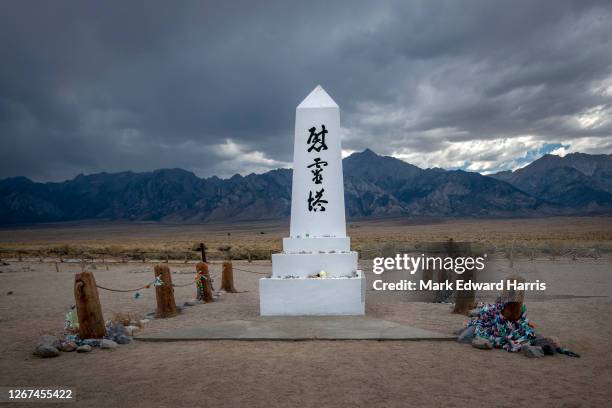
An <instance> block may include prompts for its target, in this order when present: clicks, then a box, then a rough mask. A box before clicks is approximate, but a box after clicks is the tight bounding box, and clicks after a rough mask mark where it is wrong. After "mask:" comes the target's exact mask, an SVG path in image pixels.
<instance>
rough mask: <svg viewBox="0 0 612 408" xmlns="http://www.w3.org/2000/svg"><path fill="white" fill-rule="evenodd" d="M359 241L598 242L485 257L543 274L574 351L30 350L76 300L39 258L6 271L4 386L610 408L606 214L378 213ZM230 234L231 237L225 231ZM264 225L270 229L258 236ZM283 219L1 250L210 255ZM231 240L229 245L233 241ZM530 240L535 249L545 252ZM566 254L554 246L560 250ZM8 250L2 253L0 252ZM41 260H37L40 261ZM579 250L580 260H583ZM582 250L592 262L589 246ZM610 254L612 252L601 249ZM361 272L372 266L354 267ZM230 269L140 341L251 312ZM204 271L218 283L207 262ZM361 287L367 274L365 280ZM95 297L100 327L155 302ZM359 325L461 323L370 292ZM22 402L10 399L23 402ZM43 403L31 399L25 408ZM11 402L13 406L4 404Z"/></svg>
mask: <svg viewBox="0 0 612 408" xmlns="http://www.w3.org/2000/svg"><path fill="white" fill-rule="evenodd" d="M351 226H352V227H351V228H349V230H348V231H349V234H350V235H351V236H352V238H353V245H354V246H355V247H357V248H360V249H361V250H364V249H367V248H366V247H367V246H370V247H371V248H375V249H376V248H378V247H373V245H374V243H377V244H380V245H382V246H384V245H387V244H389V243H397V244H398V245H403V244H407V243H414V242H419V241H435V240H444V239H448V238H454V239H456V240H458V241H474V242H476V241H486V242H490V243H491V244H492V245H495V246H496V247H497V248H502V247H504V246H505V245H507V244H508V243H514V245H516V246H517V247H518V246H520V245H527V244H529V245H531V246H534V247H535V246H537V245H539V246H540V247H546V246H547V245H551V244H550V243H551V242H552V243H553V245H552V246H550V248H552V247H554V248H557V249H559V248H570V247H572V248H573V247H576V246H581V247H584V248H587V247H589V248H592V247H597V246H598V247H599V249H600V252H601V254H603V255H601V254H600V255H598V256H595V257H591V256H577V257H576V256H553V255H551V254H550V253H538V255H537V256H536V257H535V258H533V259H530V258H528V257H520V256H518V255H517V257H516V259H513V262H512V267H511V266H510V265H511V263H510V262H509V260H508V259H507V257H505V256H498V257H497V258H496V259H494V260H493V261H491V262H492V263H491V268H493V269H495V270H496V271H498V272H499V273H501V274H505V273H511V272H513V271H519V272H520V273H522V274H524V275H525V276H526V277H527V278H528V279H533V278H538V279H542V280H546V281H547V282H548V284H549V289H548V290H547V292H546V294H545V295H543V296H542V295H540V296H535V295H534V296H531V295H530V294H528V295H527V299H526V305H527V307H528V314H529V317H530V319H531V321H532V322H534V324H535V325H536V330H537V331H538V332H539V333H542V334H545V335H555V336H558V337H559V338H560V339H561V341H562V342H563V344H564V346H565V347H567V348H569V349H571V350H574V351H576V352H578V353H580V354H581V356H582V357H581V358H570V357H566V356H560V355H557V356H552V357H545V358H541V359H529V358H526V357H524V356H523V355H521V354H518V353H517V354H513V353H508V352H505V351H502V350H477V349H475V348H472V347H470V346H469V345H465V344H458V343H456V342H454V341H297V342H285V341H253V342H246V341H191V342H172V343H146V342H138V341H135V342H132V343H131V344H129V345H125V346H120V347H119V348H117V349H115V350H100V349H95V350H94V351H93V352H91V353H84V354H77V353H63V354H62V355H61V356H60V357H58V358H52V359H41V358H39V357H36V356H33V355H32V350H33V348H34V346H35V344H36V341H37V338H38V336H39V335H40V334H44V333H51V334H60V333H61V332H62V328H63V318H64V314H65V313H66V311H67V310H68V308H69V307H70V306H71V305H72V304H73V303H74V298H73V283H74V274H75V273H76V272H79V271H80V270H81V267H82V265H81V264H80V261H75V262H64V263H59V264H58V268H57V270H56V267H55V263H54V262H50V260H51V258H48V259H43V261H45V262H40V259H38V257H33V255H32V253H29V254H30V255H28V256H29V257H24V259H22V261H21V262H19V261H17V260H16V259H13V258H7V257H6V255H5V257H4V258H3V260H4V261H5V262H6V263H8V265H4V266H0V271H2V273H0V288H1V292H0V328H1V334H0V350H2V351H1V353H2V358H1V359H0V386H16V387H18V386H21V387H26V386H30V387H31V386H64V387H73V388H74V389H75V390H76V393H77V397H78V401H77V403H76V404H75V405H73V406H83V407H98V406H100V407H102V406H105V407H106V406H118V407H140V406H146V407H188V406H189V407H192V406H206V407H214V406H223V407H234V406H236V407H237V406H248V407H272V406H296V407H298V406H299V407H311V406H312V407H331V406H346V407H349V406H350V407H355V406H357V407H373V406H384V407H406V406H450V407H464V406H494V407H516V406H550V407H559V406H567V407H578V406H598V407H601V406H609V404H610V400H612V342H611V341H610V338H611V336H612V319H611V318H610V316H611V314H612V297H611V296H612V276H611V273H612V260H611V257H610V256H609V254H607V253H606V252H605V248H607V245H610V243H611V242H612V221H611V219H609V218H584V219H580V218H576V219H558V218H555V219H537V220H488V221H484V220H446V221H440V220H431V221H421V222H417V221H411V220H386V221H368V222H365V221H364V222H354V223H351ZM228 232H230V235H227V233H228ZM261 232H264V234H261ZM286 233H287V225H286V223H282V222H279V223H251V224H246V225H238V224H231V225H215V226H206V225H200V226H179V225H162V224H139V225H135V224H97V225H94V224H92V225H87V224H86V223H80V224H69V225H48V226H36V227H29V228H24V227H20V228H4V229H3V230H0V248H2V249H3V251H10V250H16V249H23V250H24V251H26V252H27V251H44V249H45V248H50V247H56V246H62V245H64V246H66V245H67V246H78V247H86V249H87V250H88V251H92V250H93V249H95V248H104V247H109V246H118V247H121V248H127V249H129V250H133V249H135V248H138V249H143V248H146V249H147V250H151V251H154V250H155V251H159V250H170V249H173V250H177V251H179V250H185V248H187V249H189V248H190V247H191V246H192V244H193V243H194V242H201V241H205V242H207V244H208V245H209V247H211V248H214V247H215V246H217V245H222V244H230V245H233V246H244V247H247V246H248V247H259V248H263V249H268V248H272V249H274V248H278V247H279V246H280V245H279V244H280V238H281V237H282V236H283V235H285V234H286ZM228 241H229V242H228ZM540 247H539V248H540ZM379 249H380V248H379ZM562 252H563V251H559V253H562ZM4 253H5V254H6V253H8V252H4ZM41 253H42V252H41ZM585 253H587V252H585ZM587 254H588V253H587ZM606 254H607V255H606ZM234 266H235V267H236V268H237V269H243V270H244V271H251V272H260V273H262V274H266V273H269V272H270V270H271V264H270V261H269V260H257V261H253V262H252V263H249V262H247V261H245V260H235V261H234ZM361 266H362V268H363V269H364V270H365V271H370V270H371V266H372V263H371V260H367V259H365V260H362V261H361ZM86 267H87V268H88V269H90V270H91V271H92V272H93V273H94V274H95V276H96V279H97V281H98V284H100V285H103V286H108V287H114V288H132V287H138V286H141V285H142V284H144V283H147V282H149V281H150V280H151V277H152V276H153V263H151V262H147V263H141V262H136V261H134V262H129V263H120V262H118V263H108V262H106V263H104V264H102V263H101V261H100V260H99V259H98V260H97V261H96V262H95V263H91V262H90V261H88V263H87V264H86ZM170 267H171V270H172V271H173V275H172V278H173V281H174V283H176V284H183V283H186V282H189V281H190V280H191V279H192V276H193V272H194V263H193V262H190V263H187V264H185V263H184V262H181V261H176V262H172V260H171V261H170ZM244 271H239V270H236V271H235V284H236V287H237V289H238V290H240V291H243V292H242V293H238V294H225V295H223V296H222V297H221V298H219V299H218V300H217V301H216V302H214V303H210V304H197V305H196V306H193V307H187V308H185V309H184V311H183V312H182V313H181V314H180V315H179V316H177V317H174V318H171V319H155V320H152V321H151V322H149V323H147V324H145V327H144V329H143V331H144V332H150V333H153V332H158V331H167V330H172V329H175V328H180V327H190V326H194V325H205V324H206V323H207V322H218V321H226V320H235V319H257V318H258V314H259V310H258V289H257V288H258V285H257V284H258V279H259V278H260V277H261V276H263V275H260V274H255V273H250V272H244ZM212 276H213V278H215V280H216V282H219V281H220V265H219V264H218V261H216V260H213V265H212ZM366 276H367V278H368V280H369V283H368V289H371V284H370V282H371V281H372V279H373V278H374V275H373V274H372V273H371V272H366ZM141 293H142V296H141V297H140V298H139V299H134V298H133V297H132V296H131V294H129V293H118V292H107V291H100V299H101V303H102V308H103V312H104V314H105V317H106V318H111V317H112V316H113V314H115V313H132V314H134V315H135V316H144V315H145V314H146V313H148V312H151V311H153V310H154V309H155V295H154V291H153V290H150V289H149V290H143V291H141ZM194 295H195V289H194V287H193V286H187V287H177V288H176V290H175V296H176V300H177V303H178V304H182V303H183V302H185V301H188V300H190V299H192V298H193V297H194ZM366 313H367V315H368V316H371V317H377V318H381V319H386V320H389V321H393V322H398V323H403V324H408V325H413V326H416V327H420V328H423V329H428V330H432V331H437V332H440V333H448V334H451V333H454V332H455V330H456V329H458V328H459V327H461V326H462V325H463V324H464V323H465V321H466V317H465V316H461V315H456V314H452V313H451V306H450V305H449V304H440V303H422V302H413V301H409V300H408V299H407V298H406V297H405V296H403V295H402V293H389V292H375V291H372V290H368V291H367V293H366ZM28 405H29V404H27V403H19V404H17V406H24V407H25V406H28ZM31 405H32V406H39V404H38V403H33V404H31ZM7 406H8V405H7Z"/></svg>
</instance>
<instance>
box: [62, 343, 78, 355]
mask: <svg viewBox="0 0 612 408" xmlns="http://www.w3.org/2000/svg"><path fill="white" fill-rule="evenodd" d="M76 349H77V344H76V343H75V342H74V341H67V342H64V343H62V345H61V346H60V351H63V352H64V353H70V352H72V351H75V350H76Z"/></svg>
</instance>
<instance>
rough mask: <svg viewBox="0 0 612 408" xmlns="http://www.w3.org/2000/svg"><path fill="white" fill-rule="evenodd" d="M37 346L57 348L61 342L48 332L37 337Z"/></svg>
mask: <svg viewBox="0 0 612 408" xmlns="http://www.w3.org/2000/svg"><path fill="white" fill-rule="evenodd" d="M38 345H39V346H51V347H53V348H56V349H59V348H60V347H61V343H60V341H59V339H58V338H57V337H55V336H52V335H50V334H43V335H42V336H40V337H39V338H38Z"/></svg>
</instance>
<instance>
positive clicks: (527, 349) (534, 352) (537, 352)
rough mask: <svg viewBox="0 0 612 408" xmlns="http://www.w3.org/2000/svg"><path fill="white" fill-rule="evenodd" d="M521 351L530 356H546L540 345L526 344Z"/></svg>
mask: <svg viewBox="0 0 612 408" xmlns="http://www.w3.org/2000/svg"><path fill="white" fill-rule="evenodd" d="M521 351H522V352H523V354H524V355H525V356H527V357H529V358H540V357H544V351H543V350H542V347H539V346H530V345H528V344H526V345H524V346H523V347H522V348H521Z"/></svg>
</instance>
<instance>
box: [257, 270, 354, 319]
mask: <svg viewBox="0 0 612 408" xmlns="http://www.w3.org/2000/svg"><path fill="white" fill-rule="evenodd" d="M259 312H260V314H261V315H262V316H327V315H363V314H365V277H364V276H363V272H362V271H357V277H342V278H289V279H288V278H274V277H272V278H264V279H260V280H259Z"/></svg>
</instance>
